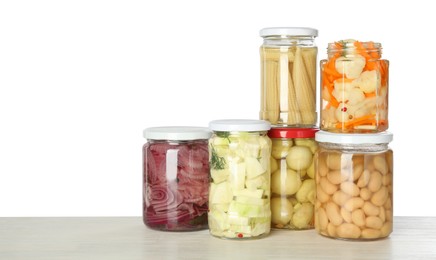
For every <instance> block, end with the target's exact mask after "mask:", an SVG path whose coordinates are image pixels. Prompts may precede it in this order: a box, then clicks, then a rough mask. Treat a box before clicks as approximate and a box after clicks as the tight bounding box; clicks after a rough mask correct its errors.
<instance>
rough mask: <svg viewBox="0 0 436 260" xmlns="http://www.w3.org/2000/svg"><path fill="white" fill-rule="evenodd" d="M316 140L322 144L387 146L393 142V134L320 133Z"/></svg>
mask: <svg viewBox="0 0 436 260" xmlns="http://www.w3.org/2000/svg"><path fill="white" fill-rule="evenodd" d="M315 140H316V141H317V142H320V143H337V144H387V143H390V142H392V140H393V134H392V133H390V132H387V131H385V132H380V133H365V134H355V133H332V132H327V131H318V132H316V134H315Z"/></svg>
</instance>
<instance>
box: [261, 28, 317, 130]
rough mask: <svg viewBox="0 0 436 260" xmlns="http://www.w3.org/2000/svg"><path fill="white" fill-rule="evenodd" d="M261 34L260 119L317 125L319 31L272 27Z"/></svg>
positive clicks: (301, 124)
mask: <svg viewBox="0 0 436 260" xmlns="http://www.w3.org/2000/svg"><path fill="white" fill-rule="evenodd" d="M260 36H261V37H263V45H262V46H261V47H260V57H261V59H260V61H261V62H260V63H261V109H260V119H264V120H267V121H269V122H271V124H272V125H274V126H288V127H314V126H316V123H317V113H316V109H317V107H316V67H317V66H316V63H317V61H316V58H317V52H318V49H317V47H316V45H315V37H317V36H318V30H316V29H312V28H304V27H273V28H264V29H262V30H260Z"/></svg>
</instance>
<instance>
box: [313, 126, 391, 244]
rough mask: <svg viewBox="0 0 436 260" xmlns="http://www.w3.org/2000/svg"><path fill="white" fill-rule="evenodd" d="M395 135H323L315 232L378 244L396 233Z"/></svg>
mask: <svg viewBox="0 0 436 260" xmlns="http://www.w3.org/2000/svg"><path fill="white" fill-rule="evenodd" d="M392 138H393V135H392V134H391V133H388V132H382V133H377V134H337V133H330V132H325V131H319V132H317V133H316V135H315V140H316V141H317V142H318V144H319V149H318V151H317V154H316V160H315V182H316V201H315V229H316V230H317V231H318V233H319V234H321V235H323V236H326V237H331V238H338V239H347V240H375V239H380V238H385V237H387V236H389V234H390V233H391V232H392V224H393V152H392V150H391V149H390V148H389V147H388V144H389V143H390V142H391V141H392Z"/></svg>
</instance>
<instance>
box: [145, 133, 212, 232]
mask: <svg viewBox="0 0 436 260" xmlns="http://www.w3.org/2000/svg"><path fill="white" fill-rule="evenodd" d="M210 135H211V132H210V130H209V129H208V128H203V127H178V126H177V127H152V128H147V129H145V130H144V137H145V138H146V139H147V143H145V144H144V146H143V149H142V151H143V220H144V224H145V225H146V226H147V227H149V228H152V229H157V230H165V231H192V230H201V229H207V227H208V225H207V210H208V196H209V161H208V159H209V153H208V139H209V137H210Z"/></svg>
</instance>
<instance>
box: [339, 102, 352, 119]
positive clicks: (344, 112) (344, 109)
mask: <svg viewBox="0 0 436 260" xmlns="http://www.w3.org/2000/svg"><path fill="white" fill-rule="evenodd" d="M335 116H336V119H337V120H338V121H339V122H342V123H343V122H348V121H350V120H351V119H352V118H353V115H352V114H350V113H349V111H348V106H347V105H346V104H344V103H341V104H339V106H338V108H336V111H335Z"/></svg>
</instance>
